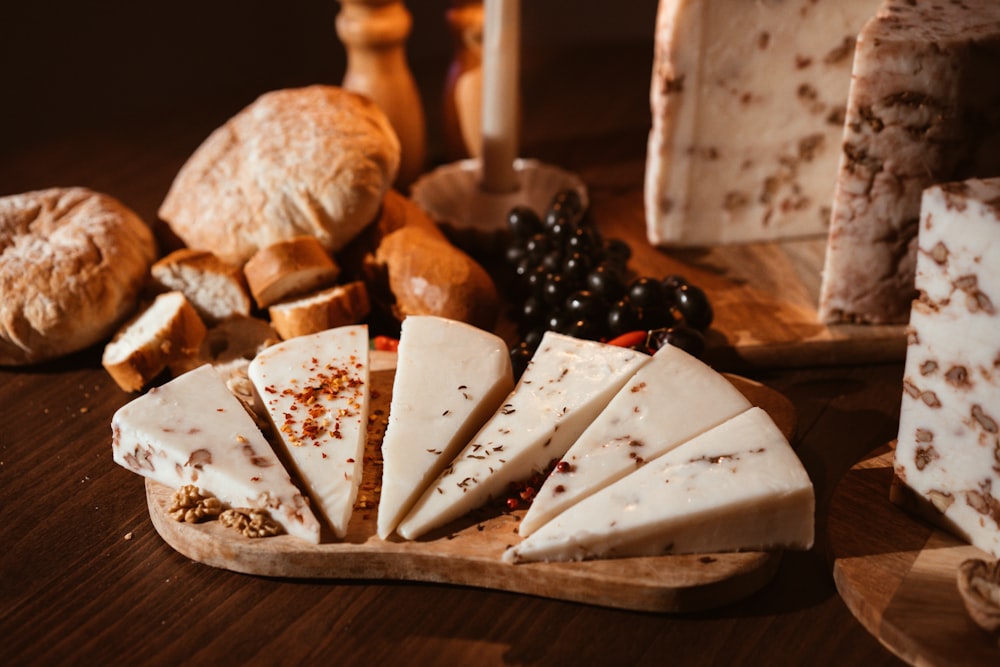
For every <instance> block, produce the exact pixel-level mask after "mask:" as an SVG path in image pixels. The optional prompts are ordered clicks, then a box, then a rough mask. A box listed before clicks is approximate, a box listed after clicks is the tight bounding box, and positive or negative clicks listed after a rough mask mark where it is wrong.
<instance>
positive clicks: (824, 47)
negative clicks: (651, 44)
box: [645, 0, 879, 246]
mask: <svg viewBox="0 0 1000 667" xmlns="http://www.w3.org/2000/svg"><path fill="white" fill-rule="evenodd" d="M878 1H879V0H756V1H754V2H751V1H749V0H661V1H660V4H659V11H658V14H657V25H656V44H655V53H654V62H653V77H652V86H651V94H650V99H651V109H652V129H651V131H650V134H649V142H648V146H647V153H646V181H645V208H646V222H647V232H648V237H649V240H650V242H652V243H653V244H655V245H661V246H692V245H712V244H719V243H733V242H748V241H764V240H775V239H785V238H791V237H802V236H822V235H824V234H826V232H827V230H828V228H829V217H830V203H831V201H832V198H833V186H834V181H835V180H836V173H837V160H838V158H839V155H840V140H841V135H842V132H843V122H844V107H845V104H846V102H847V91H848V87H849V85H850V75H851V59H852V54H853V52H854V41H855V38H856V36H857V34H858V31H860V30H861V27H862V26H863V25H864V23H865V21H867V20H868V19H869V18H870V17H871V16H872V15H874V13H875V10H876V8H877V6H878Z"/></svg>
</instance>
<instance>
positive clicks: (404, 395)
mask: <svg viewBox="0 0 1000 667" xmlns="http://www.w3.org/2000/svg"><path fill="white" fill-rule="evenodd" d="M513 388H514V374H513V371H512V370H511V363H510V353H509V352H508V350H507V345H506V344H505V343H504V341H503V339H501V338H500V337H499V336H496V335H494V334H491V333H488V332H486V331H483V330H482V329H478V328H476V327H473V326H470V325H468V324H465V323H464V322H458V321H456V320H451V319H446V318H442V317H435V316H432V315H410V316H409V317H407V318H406V319H404V320H403V324H402V327H401V330H400V337H399V352H398V356H397V362H396V376H395V378H394V380H393V386H392V401H391V403H390V405H389V421H388V424H387V426H386V432H385V437H384V439H383V440H382V461H383V465H382V484H381V489H382V490H381V496H380V498H379V505H378V522H377V523H378V535H379V537H381V538H382V539H386V538H387V537H389V535H390V534H392V532H393V531H394V530H395V529H396V525H397V524H398V523H399V520H400V519H401V518H403V516H404V515H405V514H406V513H407V512H408V511H409V510H410V508H411V507H412V506H413V503H414V502H416V500H417V498H419V497H420V495H421V494H422V493H423V491H424V489H425V488H426V487H427V485H428V484H429V483H430V482H431V480H433V479H434V478H435V477H437V476H438V475H439V474H440V473H441V471H442V470H444V468H445V466H446V465H448V463H450V462H451V461H452V459H454V458H455V455H456V454H458V452H459V450H460V449H461V448H462V447H464V446H465V445H466V444H468V442H469V440H470V439H471V438H472V436H473V435H475V434H476V431H478V430H479V429H480V428H481V427H482V425H483V424H484V423H485V422H486V420H487V419H489V418H490V417H491V416H492V415H493V413H494V412H496V410H497V408H499V407H500V404H501V402H502V401H503V399H504V398H505V397H506V396H507V395H508V394H509V393H510V392H511V390H513Z"/></svg>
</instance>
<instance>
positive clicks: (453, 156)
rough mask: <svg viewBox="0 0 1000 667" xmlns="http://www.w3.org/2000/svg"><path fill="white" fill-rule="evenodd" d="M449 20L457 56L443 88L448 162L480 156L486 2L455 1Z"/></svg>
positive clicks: (471, 0)
mask: <svg viewBox="0 0 1000 667" xmlns="http://www.w3.org/2000/svg"><path fill="white" fill-rule="evenodd" d="M446 18H447V21H448V26H449V27H450V28H451V33H452V38H453V40H454V56H453V58H452V61H451V66H450V67H449V68H448V76H447V78H446V80H445V87H444V105H443V116H444V119H443V120H444V141H445V151H446V153H447V157H448V159H449V160H461V159H463V158H467V157H480V155H481V153H482V143H483V141H482V135H481V133H480V128H481V116H482V99H483V3H482V0H452V6H451V8H450V9H449V10H448V11H447V14H446Z"/></svg>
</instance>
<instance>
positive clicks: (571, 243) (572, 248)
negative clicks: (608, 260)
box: [566, 227, 602, 257]
mask: <svg viewBox="0 0 1000 667" xmlns="http://www.w3.org/2000/svg"><path fill="white" fill-rule="evenodd" d="M566 250H567V251H568V252H579V253H582V254H584V255H588V256H590V257H593V256H595V255H600V254H602V251H601V242H600V239H598V238H597V236H596V234H595V233H594V229H593V228H591V227H576V228H574V229H573V232H572V233H571V234H570V235H569V236H568V237H566Z"/></svg>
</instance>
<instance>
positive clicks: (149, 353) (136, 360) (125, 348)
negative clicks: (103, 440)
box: [101, 291, 206, 391]
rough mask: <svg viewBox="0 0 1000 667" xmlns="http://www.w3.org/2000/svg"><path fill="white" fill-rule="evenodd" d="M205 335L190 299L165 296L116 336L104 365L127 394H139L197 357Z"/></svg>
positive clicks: (109, 345) (129, 322)
mask: <svg viewBox="0 0 1000 667" xmlns="http://www.w3.org/2000/svg"><path fill="white" fill-rule="evenodd" d="M205 333H206V330H205V323H204V322H202V321H201V318H200V317H198V313H197V311H195V309H194V306H192V305H191V303H190V302H189V301H188V300H187V298H186V297H185V296H184V295H183V294H182V293H181V292H176V291H174V292H164V293H162V294H160V295H158V296H157V297H156V299H155V300H154V301H153V303H152V304H150V305H149V306H148V307H147V308H145V309H144V310H142V311H140V312H139V313H138V314H137V315H136V316H135V317H133V318H132V319H131V320H129V321H128V322H127V323H126V324H125V325H124V326H123V327H122V328H121V329H120V330H119V331H118V333H117V334H115V337H114V338H113V339H112V340H111V342H110V343H108V344H107V346H106V347H105V348H104V356H103V358H102V359H101V363H102V364H103V366H104V369H105V370H106V371H107V372H108V373H109V374H110V375H111V377H112V378H113V379H114V381H115V382H116V383H118V386H119V387H121V388H122V389H123V390H125V391H139V390H141V389H142V388H143V387H145V386H146V385H147V384H148V383H149V382H150V381H151V380H153V379H154V378H155V377H156V376H157V375H159V374H160V373H162V372H163V370H164V369H166V368H167V366H168V365H169V364H170V363H171V362H174V361H176V360H178V359H181V358H183V357H187V356H190V355H193V354H195V353H196V352H197V351H198V348H199V347H200V346H201V342H202V341H203V340H204V338H205Z"/></svg>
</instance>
